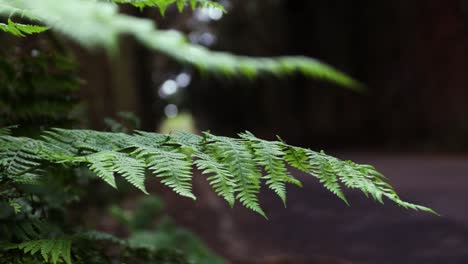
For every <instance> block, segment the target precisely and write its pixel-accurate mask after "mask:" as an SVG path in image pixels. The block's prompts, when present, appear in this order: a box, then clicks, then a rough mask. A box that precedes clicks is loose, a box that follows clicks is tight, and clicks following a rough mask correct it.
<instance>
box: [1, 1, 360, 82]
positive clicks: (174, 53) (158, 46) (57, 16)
mask: <svg viewBox="0 0 468 264" xmlns="http://www.w3.org/2000/svg"><path fill="white" fill-rule="evenodd" d="M117 2H126V3H133V4H134V5H151V4H154V5H156V6H159V7H160V8H161V7H163V8H162V10H164V7H165V6H167V5H168V4H170V3H174V2H176V3H177V4H178V6H179V9H181V8H182V7H183V6H185V4H186V3H187V2H190V3H191V4H192V5H196V3H198V4H200V5H201V6H213V5H215V4H214V2H212V1H187V0H184V1H182V0H179V1H169V0H149V1H148V0H141V1H139V0H118V1H117ZM0 15H4V16H12V15H21V16H26V17H29V18H34V19H35V20H38V21H40V22H41V23H44V24H45V25H47V26H49V27H50V28H51V29H52V30H55V31H58V32H61V33H62V34H64V35H66V36H68V37H70V38H71V39H73V40H75V41H76V42H78V43H80V44H81V45H83V46H87V47H96V46H99V47H106V48H109V49H114V50H115V49H116V47H117V40H118V36H119V35H120V34H129V35H132V36H134V37H135V38H136V39H137V40H138V41H140V42H141V43H143V44H144V45H146V46H147V47H148V48H150V49H153V50H156V51H160V52H162V53H164V54H166V55H168V56H170V57H173V58H174V59H176V60H178V61H180V62H182V63H186V64H191V65H195V66H196V67H197V68H199V69H200V70H205V71H211V72H214V73H219V74H223V75H227V76H238V75H244V76H247V77H249V78H253V77H256V76H258V75H259V74H260V73H267V74H273V75H277V76H284V75H288V74H291V73H294V72H299V73H302V74H304V75H306V76H310V77H312V78H317V79H322V80H326V81H331V82H334V83H336V84H339V85H342V86H344V87H348V88H351V89H354V90H361V89H362V88H363V85H362V84H360V83H359V82H358V81H355V80H354V79H352V78H350V77H348V76H347V75H346V74H344V73H342V72H340V71H338V70H336V69H334V68H333V67H331V66H328V65H326V64H324V63H322V62H320V61H317V60H314V59H311V58H307V57H303V56H285V57H278V58H253V57H248V56H236V55H232V54H230V53H228V52H219V51H218V52H216V51H210V50H209V49H207V48H205V47H203V46H200V45H195V44H191V43H190V42H189V41H188V40H187V38H186V37H185V36H184V35H183V34H182V33H180V32H177V31H174V30H159V29H156V27H155V25H154V23H153V22H152V21H151V20H149V19H144V18H137V17H131V16H127V15H123V14H120V13H118V8H117V7H116V6H115V5H114V4H112V3H105V2H96V1H86V0H41V1H36V0H0ZM77 25H79V26H77Z"/></svg>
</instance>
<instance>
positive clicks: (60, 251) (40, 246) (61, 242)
mask: <svg viewBox="0 0 468 264" xmlns="http://www.w3.org/2000/svg"><path fill="white" fill-rule="evenodd" d="M71 244H72V241H71V240H70V239H68V238H62V239H41V240H30V241H26V242H23V243H21V244H18V245H17V248H18V249H20V250H23V252H24V253H29V254H31V255H35V254H37V253H40V254H41V255H42V257H43V258H44V261H45V262H46V263H53V264H56V263H61V262H62V261H63V262H65V263H67V264H72V261H71Z"/></svg>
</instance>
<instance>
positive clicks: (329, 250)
mask: <svg viewBox="0 0 468 264" xmlns="http://www.w3.org/2000/svg"><path fill="white" fill-rule="evenodd" d="M337 156H338V157H340V158H343V159H351V160H353V161H356V162H360V163H366V164H372V165H374V166H375V167H376V168H377V169H378V170H379V171H381V172H383V173H384V174H385V175H386V176H387V177H388V178H389V179H390V182H391V183H392V185H393V186H394V187H395V189H396V190H397V192H398V193H399V194H400V196H401V197H402V198H404V199H406V200H407V201H410V202H415V203H420V204H423V205H426V206H429V207H431V208H433V209H434V210H436V211H437V212H439V213H440V214H442V217H437V216H433V215H429V214H425V213H419V212H412V211H407V210H405V209H402V208H398V207H396V206H394V205H392V204H390V202H387V203H386V204H385V205H384V206H381V205H379V204H377V203H375V202H373V201H371V200H368V199H366V198H365V197H364V195H363V194H361V193H357V192H353V191H347V192H346V194H347V197H348V200H349V201H350V203H351V207H347V206H346V205H345V204H344V203H343V202H341V200H339V199H337V198H335V196H333V195H332V194H330V193H329V192H328V191H326V190H325V189H323V187H321V185H320V184H318V183H317V181H316V180H315V179H314V178H312V177H309V176H307V175H301V173H298V172H297V171H295V172H293V173H294V174H295V175H296V177H298V178H299V179H300V180H302V181H303V183H304V188H303V189H300V188H297V187H294V186H291V187H289V188H288V207H287V208H284V207H283V206H282V203H281V200H280V199H279V198H278V197H276V196H275V195H274V194H273V193H272V192H271V191H266V190H267V189H264V190H265V191H263V192H262V194H261V196H260V199H261V202H262V205H263V207H264V209H265V210H266V211H267V214H268V216H269V220H265V219H263V218H262V217H261V216H259V215H256V214H254V213H252V212H250V211H248V210H245V209H243V208H242V207H241V206H239V205H236V206H235V208H234V209H230V208H229V206H228V205H227V204H225V203H224V202H223V201H222V200H221V199H219V198H217V197H216V196H214V195H213V193H212V192H211V191H210V190H208V189H207V188H208V187H207V186H206V184H205V181H203V180H200V179H201V177H200V178H199V180H196V183H195V192H196V193H197V195H198V197H199V198H198V200H197V202H195V203H194V202H192V201H188V200H182V201H181V200H180V199H179V198H178V197H176V196H174V195H173V194H171V193H170V192H165V194H164V196H165V198H166V200H167V204H168V210H169V212H170V214H172V215H173V216H174V217H175V218H176V219H177V221H178V222H179V223H180V224H181V225H184V226H186V227H189V228H190V229H192V230H194V231H195V232H196V233H198V234H199V235H200V236H201V237H203V238H204V240H205V241H206V242H207V243H208V245H209V246H211V247H212V248H213V249H215V250H216V251H217V252H219V253H220V254H222V255H224V256H225V257H226V258H228V259H229V260H231V262H232V263H259V264H260V263H291V264H292V263H294V264H296V263H311V264H314V263H317V264H341V263H343V264H344V263H353V264H354V263H356V264H375V263H379V264H395V263H402V264H466V263H468V207H467V203H468V157H457V156H442V155H436V156H434V155H410V154H404V155H396V154H392V155H389V154H388V155H387V154H378V153H375V154H369V153H366V154H360V153H346V154H341V155H337Z"/></svg>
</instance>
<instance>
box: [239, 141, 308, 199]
mask: <svg viewBox="0 0 468 264" xmlns="http://www.w3.org/2000/svg"><path fill="white" fill-rule="evenodd" d="M240 136H241V138H244V139H246V140H247V141H248V142H250V146H251V148H252V149H253V152H254V156H255V161H256V162H257V164H258V165H259V166H261V167H263V168H264V170H265V172H266V175H265V176H263V179H265V180H266V184H267V186H268V187H269V188H270V189H271V190H273V191H274V192H275V193H276V194H277V195H278V196H279V197H280V198H281V200H282V201H283V204H284V205H285V206H286V183H293V184H296V185H298V186H302V184H301V183H300V182H299V181H298V180H296V179H294V178H292V176H290V175H289V173H288V170H287V169H286V165H285V163H284V160H283V157H284V156H285V153H284V152H283V150H282V146H281V144H279V143H278V142H271V141H265V140H261V139H258V138H256V137H255V136H254V135H253V134H251V133H250V132H247V133H245V134H241V135H240Z"/></svg>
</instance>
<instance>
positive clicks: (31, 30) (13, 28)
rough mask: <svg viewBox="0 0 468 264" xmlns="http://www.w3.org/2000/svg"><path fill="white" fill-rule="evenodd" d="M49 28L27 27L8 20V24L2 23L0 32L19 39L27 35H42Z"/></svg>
mask: <svg viewBox="0 0 468 264" xmlns="http://www.w3.org/2000/svg"><path fill="white" fill-rule="evenodd" d="M47 29H48V28H47V27H43V26H38V25H27V24H20V23H16V22H13V21H12V20H11V19H8V24H5V23H0V30H1V31H3V32H6V33H10V34H12V35H14V36H17V37H25V36H26V35H31V34H36V33H42V32H44V31H46V30H47Z"/></svg>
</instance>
